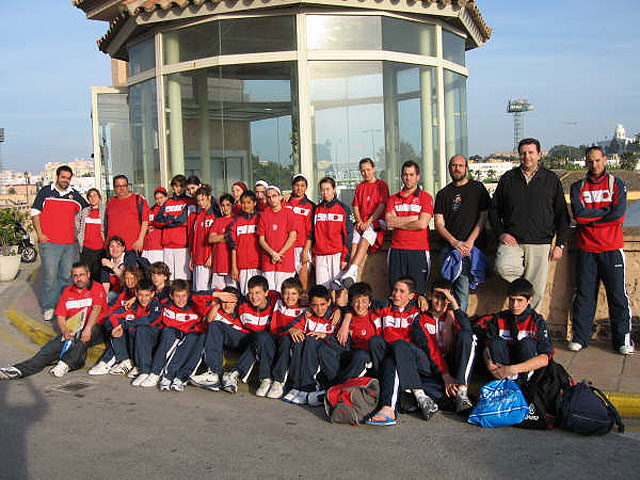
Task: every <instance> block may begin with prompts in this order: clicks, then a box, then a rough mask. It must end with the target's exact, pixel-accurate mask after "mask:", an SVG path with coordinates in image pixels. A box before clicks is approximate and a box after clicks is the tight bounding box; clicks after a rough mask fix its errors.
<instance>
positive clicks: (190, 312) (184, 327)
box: [160, 300, 202, 333]
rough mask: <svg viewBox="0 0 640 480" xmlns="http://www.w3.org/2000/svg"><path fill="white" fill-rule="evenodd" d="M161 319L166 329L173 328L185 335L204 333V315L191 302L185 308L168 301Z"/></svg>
mask: <svg viewBox="0 0 640 480" xmlns="http://www.w3.org/2000/svg"><path fill="white" fill-rule="evenodd" d="M160 318H161V320H162V325H163V326H164V327H173V328H175V329H177V330H180V331H181V332H183V333H192V332H202V325H201V323H202V315H201V314H200V313H199V312H198V309H197V308H196V307H195V305H194V303H193V301H191V300H189V302H188V303H187V304H186V305H185V306H184V308H180V307H178V306H177V305H176V304H175V303H173V301H172V300H167V303H165V305H164V308H163V309H162V315H161V317H160Z"/></svg>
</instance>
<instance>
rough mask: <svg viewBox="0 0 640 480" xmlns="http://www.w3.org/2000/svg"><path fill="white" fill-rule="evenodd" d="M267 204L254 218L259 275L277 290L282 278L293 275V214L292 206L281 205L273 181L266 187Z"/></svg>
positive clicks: (294, 223)
mask: <svg viewBox="0 0 640 480" xmlns="http://www.w3.org/2000/svg"><path fill="white" fill-rule="evenodd" d="M267 200H268V202H269V207H267V208H265V209H264V211H263V212H262V214H261V215H260V220H259V222H258V229H257V234H258V241H259V243H260V247H262V252H261V257H262V261H261V264H262V275H263V276H264V277H265V278H266V279H267V281H268V282H269V290H275V291H277V292H279V291H280V286H281V285H282V282H283V281H284V280H286V279H287V278H290V277H293V276H295V274H296V272H295V263H294V259H293V245H294V244H295V242H296V218H295V214H294V213H293V211H292V210H290V209H288V208H283V207H282V192H281V191H280V188H279V187H277V186H275V185H269V186H268V187H267Z"/></svg>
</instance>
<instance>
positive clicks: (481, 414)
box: [467, 378, 529, 428]
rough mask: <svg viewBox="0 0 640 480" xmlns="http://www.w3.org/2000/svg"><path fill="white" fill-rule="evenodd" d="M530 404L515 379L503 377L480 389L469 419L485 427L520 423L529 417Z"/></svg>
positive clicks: (470, 421) (472, 422)
mask: <svg viewBox="0 0 640 480" xmlns="http://www.w3.org/2000/svg"><path fill="white" fill-rule="evenodd" d="M528 413H529V405H528V404H527V401H526V400H525V399H524V396H523V395H522V391H520V387H518V384H517V383H516V382H514V381H513V380H508V379H506V378H503V379H502V380H494V381H492V382H489V383H487V384H486V385H484V386H483V387H482V388H481V389H480V398H479V399H478V404H477V405H476V406H475V408H474V409H473V412H471V415H469V418H468V419H467V421H468V422H469V423H471V424H475V425H480V426H481V427H483V428H499V427H508V426H511V425H518V424H520V423H522V421H523V420H524V419H525V418H527V415H528Z"/></svg>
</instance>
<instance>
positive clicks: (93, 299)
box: [56, 280, 107, 324]
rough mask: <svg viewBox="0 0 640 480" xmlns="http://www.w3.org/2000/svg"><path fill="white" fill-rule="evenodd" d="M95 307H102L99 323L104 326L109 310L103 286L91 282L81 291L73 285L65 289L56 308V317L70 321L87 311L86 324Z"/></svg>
mask: <svg viewBox="0 0 640 480" xmlns="http://www.w3.org/2000/svg"><path fill="white" fill-rule="evenodd" d="M94 307H101V310H100V315H99V316H98V322H97V323H99V324H103V323H104V316H105V314H106V310H107V295H106V293H105V291H104V288H102V285H100V284H99V283H98V282H94V281H93V280H89V283H88V284H87V287H86V288H83V289H79V288H78V287H76V286H75V285H73V284H72V285H69V286H68V287H65V289H64V290H63V291H62V295H61V296H60V300H58V304H57V306H56V315H58V316H60V317H64V318H66V319H68V318H69V317H72V316H74V315H75V314H76V313H78V312H80V311H82V310H85V309H86V313H85V322H86V321H88V320H89V315H91V311H92V310H93V308H94Z"/></svg>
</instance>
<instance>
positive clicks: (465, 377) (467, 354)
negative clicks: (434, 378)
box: [445, 328, 478, 385]
mask: <svg viewBox="0 0 640 480" xmlns="http://www.w3.org/2000/svg"><path fill="white" fill-rule="evenodd" d="M477 346H478V338H477V337H476V336H475V335H474V334H473V333H472V332H471V328H469V329H468V330H466V329H464V328H463V329H462V330H460V331H459V332H458V334H457V336H456V344H455V349H454V350H453V351H452V352H449V353H448V354H447V356H446V357H445V360H446V362H447V365H448V366H449V370H450V373H451V375H452V376H453V378H454V380H455V382H456V383H457V384H460V385H468V384H469V378H470V377H471V372H472V370H473V362H474V360H475V358H476V349H477Z"/></svg>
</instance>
